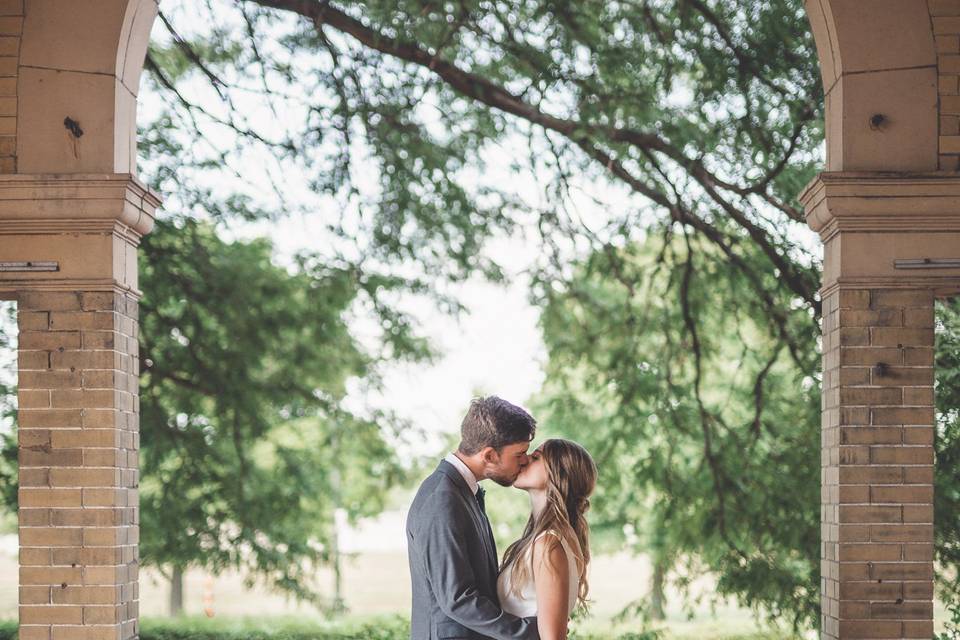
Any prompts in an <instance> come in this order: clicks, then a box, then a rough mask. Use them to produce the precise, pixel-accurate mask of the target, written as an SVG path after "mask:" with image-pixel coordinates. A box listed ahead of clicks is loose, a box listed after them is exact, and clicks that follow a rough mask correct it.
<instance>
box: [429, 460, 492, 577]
mask: <svg viewBox="0 0 960 640" xmlns="http://www.w3.org/2000/svg"><path fill="white" fill-rule="evenodd" d="M437 471H439V472H441V473H443V474H444V475H446V476H447V477H448V478H450V479H451V480H453V483H454V484H455V485H457V487H458V488H459V489H460V495H461V496H463V499H464V501H465V502H466V503H467V509H468V510H469V511H470V515H471V516H472V517H473V523H474V525H476V527H477V531H479V532H480V537H481V538H482V539H483V546H484V548H485V550H486V552H487V564H488V568H490V575H491V576H492V577H493V579H494V580H496V577H497V571H498V566H497V546H496V543H495V542H494V540H493V530H492V529H491V528H490V521H489V520H488V519H487V517H486V516H485V515H484V513H483V512H482V511H480V505H479V504H478V503H477V497H476V496H475V495H473V492H472V491H470V487H469V486H468V485H467V481H466V480H464V479H463V476H462V475H460V472H459V471H457V469H456V468H455V467H454V466H453V465H452V464H450V463H449V462H447V461H446V460H443V461H441V462H440V466H439V467H437Z"/></svg>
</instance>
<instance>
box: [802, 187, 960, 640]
mask: <svg viewBox="0 0 960 640" xmlns="http://www.w3.org/2000/svg"><path fill="white" fill-rule="evenodd" d="M802 200H803V202H804V205H805V207H806V210H807V221H808V222H809V223H810V226H811V227H813V228H814V230H816V231H818V232H819V233H820V235H821V237H822V238H823V241H824V280H823V289H822V291H821V297H822V300H823V413H822V451H821V455H822V491H821V536H822V543H821V587H822V635H821V637H822V638H829V639H835V638H843V639H846V638H871V639H881V638H930V637H931V636H932V634H933V605H932V599H933V464H934V453H933V451H934V450H933V442H934V407H933V400H934V398H933V379H934V369H933V346H934V330H933V304H934V299H935V297H936V296H937V295H946V294H949V293H953V292H956V291H957V290H958V289H960V269H956V268H950V267H949V266H946V265H944V266H938V263H937V260H943V259H950V258H954V259H956V258H960V178H957V177H953V176H949V175H944V174H914V175H909V174H862V173H861V174H847V173H825V174H822V175H821V176H819V177H818V178H817V179H816V180H815V181H814V182H813V183H812V184H811V185H810V186H809V187H808V188H807V189H806V190H805V192H804V194H803V196H802ZM925 259H929V260H930V262H929V263H926V264H920V265H917V264H916V263H915V262H908V261H917V260H925ZM918 266H919V268H918Z"/></svg>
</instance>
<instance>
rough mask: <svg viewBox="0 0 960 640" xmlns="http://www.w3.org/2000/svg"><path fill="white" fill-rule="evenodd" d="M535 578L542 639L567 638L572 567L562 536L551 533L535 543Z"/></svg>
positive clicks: (538, 619)
mask: <svg viewBox="0 0 960 640" xmlns="http://www.w3.org/2000/svg"><path fill="white" fill-rule="evenodd" d="M533 580H534V584H535V586H536V590H537V627H538V628H539V630H540V640H566V637H567V623H568V622H569V620H570V611H569V604H570V602H569V598H570V567H569V566H568V564H567V554H566V552H565V551H564V550H563V545H561V544H560V539H559V538H558V537H557V536H556V535H554V534H552V533H548V534H547V535H544V536H542V537H541V538H540V539H539V540H537V541H536V542H534V543H533Z"/></svg>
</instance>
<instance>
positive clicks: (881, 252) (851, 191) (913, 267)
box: [800, 172, 960, 295]
mask: <svg viewBox="0 0 960 640" xmlns="http://www.w3.org/2000/svg"><path fill="white" fill-rule="evenodd" d="M800 202H801V203H802V204H803V206H804V209H805V211H806V220H807V224H808V225H810V227H811V228H812V229H813V230H814V231H816V232H817V233H819V234H820V237H821V239H822V240H823V245H824V276H823V286H824V291H829V290H830V289H832V288H834V287H837V286H840V287H844V286H854V287H864V286H865V287H911V288H930V289H934V290H935V291H936V292H937V293H938V294H940V295H947V294H952V293H956V292H958V291H960V267H958V266H953V265H950V264H949V263H944V262H943V261H955V260H960V175H958V174H955V173H945V172H935V173H902V172H896V173H885V172H869V173H867V172H825V173H821V174H820V175H818V176H817V177H816V178H815V179H814V180H813V181H811V183H810V184H809V185H807V187H806V188H805V189H804V191H803V192H802V193H801V194H800Z"/></svg>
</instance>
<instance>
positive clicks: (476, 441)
mask: <svg viewBox="0 0 960 640" xmlns="http://www.w3.org/2000/svg"><path fill="white" fill-rule="evenodd" d="M536 430H537V421H536V420H534V419H533V416H531V415H530V414H529V413H527V412H526V411H524V410H523V409H521V408H520V407H518V406H517V405H515V404H511V403H509V402H507V401H506V400H504V399H503V398H498V397H497V396H488V397H486V398H474V399H473V400H471V401H470V408H469V409H468V410H467V415H466V416H464V418H463V423H462V424H461V425H460V447H459V449H460V453H462V454H464V455H468V456H472V455H474V454H475V453H477V452H479V451H480V450H481V449H483V448H484V447H493V448H494V449H496V450H497V452H498V453H499V452H500V451H501V450H502V449H503V448H504V447H505V446H507V445H508V444H514V443H517V442H530V441H531V440H533V434H534V432H536Z"/></svg>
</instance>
